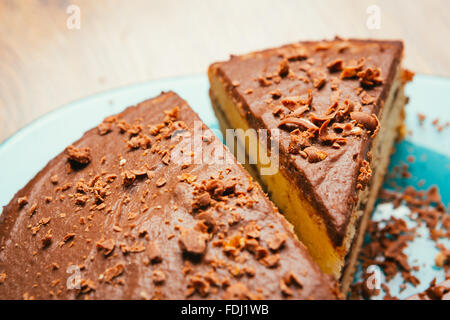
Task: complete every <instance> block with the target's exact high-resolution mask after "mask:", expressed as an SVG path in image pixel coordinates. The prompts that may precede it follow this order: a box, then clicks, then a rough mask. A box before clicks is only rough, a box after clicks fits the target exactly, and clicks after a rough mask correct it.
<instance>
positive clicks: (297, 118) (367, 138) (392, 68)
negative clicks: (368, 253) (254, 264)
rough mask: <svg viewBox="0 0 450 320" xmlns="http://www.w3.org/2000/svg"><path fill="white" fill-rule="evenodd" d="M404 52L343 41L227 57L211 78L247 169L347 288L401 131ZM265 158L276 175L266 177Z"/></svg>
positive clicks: (399, 47)
mask: <svg viewBox="0 0 450 320" xmlns="http://www.w3.org/2000/svg"><path fill="white" fill-rule="evenodd" d="M402 56H403V44H402V42H400V41H375V40H343V39H339V38H337V39H335V40H332V41H320V42H299V43H294V44H290V45H286V46H282V47H279V48H275V49H268V50H264V51H258V52H253V53H249V54H245V55H241V56H231V58H230V60H228V61H225V62H219V63H215V64H213V65H211V66H210V68H209V72H208V73H209V80H210V85H211V88H210V97H211V101H212V104H213V107H214V109H215V112H216V115H217V117H218V118H219V120H220V123H221V128H222V129H223V130H225V129H227V128H233V129H242V130H245V131H244V132H245V134H244V135H243V134H241V135H237V136H238V138H239V139H240V140H241V141H240V143H241V145H242V146H244V147H245V149H246V150H247V158H248V159H249V160H253V161H254V162H255V165H253V166H252V168H251V170H250V171H251V172H252V173H253V174H254V175H255V177H256V178H258V179H259V180H260V181H261V182H262V184H263V186H264V187H265V188H266V190H267V192H268V193H269V195H270V197H271V199H272V200H273V201H274V202H275V204H276V205H277V206H278V208H279V209H280V211H281V212H282V213H284V215H285V216H286V218H287V219H288V220H289V221H290V222H291V223H292V224H293V225H294V228H295V231H296V233H297V235H298V236H299V238H300V240H301V241H303V243H305V244H306V246H307V247H308V249H309V251H310V253H311V255H312V256H313V258H314V259H315V261H316V262H317V263H318V264H319V266H320V267H321V268H322V270H323V271H325V272H326V273H328V274H331V275H333V276H334V277H335V278H336V279H341V280H342V286H343V288H344V291H346V290H347V288H348V286H349V284H350V283H351V280H352V274H353V269H354V264H355V260H356V257H357V253H358V251H359V248H360V246H361V242H362V239H363V234H364V230H365V228H366V225H367V220H368V218H369V215H370V213H371V211H372V209H373V206H374V203H375V200H376V197H377V193H378V190H379V188H380V186H381V184H382V181H383V176H384V174H385V172H386V169H387V166H388V163H389V158H390V155H391V151H392V149H393V144H394V141H395V139H396V137H397V136H398V135H399V132H400V131H401V128H402V123H403V118H404V111H403V109H404V106H405V103H406V101H407V98H406V97H405V95H404V85H405V83H406V82H407V81H408V80H409V79H410V78H411V77H412V74H411V73H410V72H407V71H404V70H403V69H402V66H401V61H402ZM248 129H254V130H253V131H252V132H253V134H252V133H251V132H250V133H248V132H247V131H246V130H248ZM261 130H266V133H265V134H266V135H267V137H268V138H267V143H265V142H264V139H261V137H257V135H258V132H260V131H261ZM275 134H276V135H275ZM252 136H253V138H251V137H252ZM242 137H243V138H242ZM244 139H250V140H251V141H250V143H246V142H245V141H243V140H244ZM252 143H253V144H259V147H258V148H255V147H254V146H252V147H249V146H250V145H251V144H252ZM273 144H277V145H278V151H279V157H278V158H274V155H272V154H271V153H270V151H269V150H272V148H271V149H269V146H272V145H273ZM255 150H257V151H258V154H254V152H255ZM260 150H263V151H264V150H265V151H264V152H263V154H264V153H267V156H266V158H264V157H262V156H261V152H259V151H260ZM267 158H270V159H272V160H271V161H275V160H276V161H278V162H279V164H278V165H277V167H278V168H279V170H276V171H273V172H269V173H267V172H266V173H262V169H263V168H264V165H265V164H267V161H264V162H265V164H264V163H262V161H261V159H262V160H267Z"/></svg>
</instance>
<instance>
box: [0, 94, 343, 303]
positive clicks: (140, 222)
mask: <svg viewBox="0 0 450 320" xmlns="http://www.w3.org/2000/svg"><path fill="white" fill-rule="evenodd" d="M196 126H197V128H198V127H199V128H200V129H202V131H201V134H200V136H198V135H197V136H195V135H193V132H194V130H195V128H196ZM191 138H193V139H194V140H191ZM195 139H199V140H195ZM196 141H197V142H196ZM191 142H193V143H192V144H191ZM193 145H195V147H196V148H195V149H194V147H193ZM199 146H200V147H201V149H200V151H199V150H198V147H199ZM200 152H201V153H200ZM211 155H215V156H216V158H215V159H216V160H215V161H210V158H209V157H211ZM225 158H226V159H227V162H223V161H222V162H221V161H219V160H224V159H225ZM208 159H209V160H208ZM336 294H337V293H336V290H335V283H334V281H332V280H331V279H330V277H328V276H326V275H324V274H323V273H322V272H321V271H320V270H319V268H318V267H317V265H316V264H315V263H314V262H312V260H311V259H310V257H309V255H308V253H307V250H306V249H305V247H304V246H303V245H302V244H301V243H300V242H299V241H298V240H297V239H296V237H295V236H294V234H293V233H292V231H291V226H290V225H289V224H288V223H287V222H286V221H285V219H284V218H283V217H282V216H281V215H280V214H279V213H278V212H277V211H276V209H275V208H274V207H273V205H272V203H271V202H270V201H269V200H268V199H267V197H266V196H265V195H264V193H263V192H262V191H261V189H260V187H259V186H258V185H257V184H255V183H253V182H252V179H251V177H250V176H249V175H248V174H247V173H246V172H245V171H244V170H243V168H242V167H241V166H240V165H239V164H237V163H236V161H235V160H234V158H233V157H232V156H231V154H230V153H229V152H228V151H227V149H226V148H225V147H224V146H223V145H222V143H221V142H220V141H219V140H218V139H217V138H216V137H215V136H214V135H213V133H212V132H211V131H210V130H209V129H208V128H207V127H206V126H205V125H204V124H202V123H201V122H200V119H199V117H198V116H197V115H196V114H195V113H194V112H193V111H192V110H191V109H190V108H189V106H188V105H187V103H186V102H185V101H184V100H182V99H181V98H180V97H178V96H177V95H176V94H175V93H173V92H169V93H164V94H161V95H160V96H158V97H156V98H154V99H151V100H147V101H145V102H142V103H140V104H138V105H137V106H134V107H129V108H128V109H126V110H125V111H124V112H122V113H121V114H119V115H117V116H112V117H109V118H106V119H105V120H104V121H103V122H102V123H101V124H100V125H99V126H98V127H97V128H94V129H92V130H90V131H88V132H86V133H85V134H84V136H83V137H82V138H81V139H80V140H78V141H77V142H75V143H74V144H73V145H71V146H69V147H68V148H67V149H66V150H65V151H64V152H63V153H61V154H60V155H58V156H57V157H56V158H54V159H53V160H51V161H50V162H49V163H48V165H47V166H46V167H45V168H44V169H43V170H42V171H41V172H39V173H38V174H37V175H36V177H35V178H34V179H33V180H31V181H30V182H29V183H28V184H27V185H26V186H25V188H23V189H22V190H20V191H19V192H18V193H17V194H16V195H15V196H14V198H13V199H12V201H11V202H10V203H9V204H8V205H7V206H6V207H4V210H3V213H2V215H1V216H0V297H2V298H12V299H20V298H25V299H33V298H34V299H48V298H56V299H72V298H74V299H76V298H78V299H141V298H142V299H185V298H194V299H199V298H211V299H217V298H225V299H234V298H238V299H258V298H269V299H281V298H295V299H300V298H318V299H333V298H335V297H336Z"/></svg>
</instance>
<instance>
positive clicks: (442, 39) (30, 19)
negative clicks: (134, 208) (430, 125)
mask: <svg viewBox="0 0 450 320" xmlns="http://www.w3.org/2000/svg"><path fill="white" fill-rule="evenodd" d="M373 3H375V4H377V5H378V8H379V9H380V11H379V12H380V15H379V16H380V20H379V21H380V28H379V29H373V28H368V25H367V21H368V19H369V18H371V19H372V18H374V17H376V16H375V15H374V12H373V11H371V14H368V13H367V10H368V8H369V6H370V5H371V4H373ZM71 4H75V5H77V6H78V8H79V9H80V28H79V29H77V28H74V29H73V28H72V29H69V28H68V27H67V23H68V21H67V20H68V18H70V19H71V20H70V21H69V25H70V26H71V27H73V26H76V24H74V23H73V22H74V20H73V18H76V16H75V15H74V13H76V12H75V11H70V14H68V13H67V10H68V7H69V6H70V5H71ZM71 8H74V7H70V8H69V9H71ZM76 8H77V7H75V9H76ZM377 12H378V11H377ZM375 14H376V12H375ZM449 18H450V1H448V0H427V1H425V0H423V1H422V0H389V1H387V0H386V1H382V0H378V1H377V0H348V1H338V0H329V1H326V0H320V1H299V0H297V1H266V0H257V1H244V0H227V1H211V0H210V1H207V0H198V1H193V0H190V1H180V0H161V1H159V0H154V1H152V0H74V1H65V0H60V1H56V0H53V1H52V0H40V1H38V0H0V141H2V140H4V139H5V138H6V137H8V136H9V135H11V134H12V133H14V132H15V131H16V130H17V129H19V128H21V127H23V126H24V125H26V124H27V123H29V122H30V121H31V120H33V119H35V118H37V117H39V116H40V115H42V114H44V113H46V112H48V111H50V110H52V109H55V108H57V107H59V106H61V105H64V104H66V103H68V102H71V101H73V100H76V99H79V98H82V97H85V96H87V95H90V94H93V93H95V92H99V91H104V90H107V89H111V88H117V87H120V86H124V85H127V84H131V83H136V82H140V81H146V80H150V79H158V78H164V77H172V76H178V75H187V74H199V73H205V72H206V70H207V67H208V65H209V64H210V63H211V62H213V61H217V60H221V59H226V58H227V57H228V55H229V54H230V53H244V52H247V51H250V50H256V49H261V48H266V47H271V46H277V45H280V44H283V43H288V42H291V41H297V40H301V39H321V38H332V37H334V36H335V35H336V34H337V35H340V36H342V37H364V38H365V37H373V38H400V39H403V40H404V41H405V44H406V66H407V67H408V68H410V69H413V70H415V71H417V72H420V73H429V74H438V75H445V76H450V59H449V58H448V54H449V52H450V42H449V41H448V40H449V39H450V23H449V22H448V21H449ZM370 21H374V20H370ZM371 25H372V26H374V25H375V26H376V23H375V24H371ZM168 89H169V88H168Z"/></svg>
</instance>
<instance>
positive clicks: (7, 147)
mask: <svg viewBox="0 0 450 320" xmlns="http://www.w3.org/2000/svg"><path fill="white" fill-rule="evenodd" d="M208 89H209V85H208V79H207V77H206V76H204V75H198V76H189V77H181V78H174V79H163V80H158V81H151V82H146V83H141V84H137V85H132V86H129V87H125V88H121V89H117V90H112V91H108V92H105V93H100V94H96V95H94V96H91V97H87V98H84V99H81V100H78V101H76V102H73V103H70V104H68V105H66V106H64V107H62V108H59V109H57V110H55V111H53V112H51V113H48V114H46V115H44V116H43V117H41V118H39V119H38V120H36V121H34V122H32V123H31V124H29V125H28V126H26V127H25V128H23V129H21V130H19V131H18V132H17V133H16V134H14V135H13V136H12V137H10V138H9V139H7V140H5V141H4V142H3V143H2V144H1V145H0V207H1V206H4V205H6V204H7V203H8V202H9V201H10V200H11V198H12V197H13V196H14V194H15V193H16V192H17V191H18V190H19V189H21V188H22V187H24V186H25V184H26V183H27V182H28V181H29V180H30V179H31V178H32V177H33V176H34V175H35V174H36V173H37V172H38V171H39V170H40V169H42V168H43V167H44V166H45V165H46V164H47V162H48V161H49V160H51V159H52V158H53V157H54V156H56V155H57V154H58V153H60V152H61V151H62V150H64V148H65V147H66V146H67V145H69V144H71V143H72V142H73V141H75V140H77V139H78V138H80V137H81V136H82V134H83V133H84V132H85V131H86V130H88V129H90V128H92V127H94V126H96V125H97V124H98V123H99V122H101V121H102V120H103V119H104V118H105V117H107V116H109V115H112V114H115V113H119V112H120V111H122V110H123V109H125V108H126V107H127V106H130V105H133V104H136V103H138V102H140V101H142V100H145V99H148V98H151V97H154V96H156V95H158V94H159V93H160V92H161V91H164V90H173V91H175V92H177V93H178V94H179V95H180V96H181V97H183V98H184V99H186V100H187V101H188V103H189V104H190V105H191V106H192V108H193V109H194V110H195V111H196V112H197V113H198V114H199V116H200V117H201V118H202V120H203V121H204V122H205V123H206V124H207V125H208V126H209V127H210V128H211V129H213V130H214V131H215V132H216V133H217V134H218V135H219V136H221V135H220V132H219V129H218V128H219V126H218V122H217V119H216V117H215V116H214V113H213V111H212V109H211V106H210V102H209V97H208ZM407 94H408V96H409V97H410V98H411V100H410V103H409V105H408V107H407V117H406V123H407V126H408V129H410V130H411V131H412V133H411V134H410V135H408V136H407V138H406V139H405V140H404V141H402V142H401V143H400V144H398V145H397V146H396V153H395V154H394V155H393V156H392V160H391V168H392V167H393V166H394V165H398V164H401V163H407V160H406V159H407V157H408V156H409V155H413V156H414V157H415V159H416V161H415V162H414V163H409V172H411V173H412V177H411V178H410V179H401V180H398V181H396V182H397V184H398V185H401V186H406V185H410V184H413V185H416V186H417V182H418V181H420V180H425V185H424V186H423V187H422V188H424V189H426V188H428V187H429V186H431V185H437V186H438V187H439V189H440V191H441V195H442V199H443V201H444V203H445V204H448V203H449V202H450V183H449V181H450V139H449V137H450V128H446V129H444V130H443V131H442V132H438V131H437V130H436V129H435V128H434V127H433V126H432V124H431V119H435V118H438V119H440V122H441V123H445V122H446V121H450V112H449V110H450V79H447V78H440V77H432V76H425V75H418V76H416V77H415V79H414V81H413V82H412V83H411V84H409V85H408V88H407ZM417 113H423V114H425V115H426V116H427V120H426V121H425V122H424V124H423V125H422V126H420V125H419V122H418V119H417ZM408 212H409V211H408V209H407V208H406V207H403V206H401V207H400V208H398V209H396V210H394V209H393V208H392V206H391V205H390V204H381V205H378V206H377V208H376V210H375V213H374V219H378V220H380V219H382V218H386V217H389V216H390V215H392V214H394V215H396V216H402V217H405V216H406V215H407V213H408ZM410 223H413V222H412V221H410ZM420 232H421V233H423V234H424V237H422V238H418V239H417V240H415V241H414V242H413V243H412V244H411V245H410V246H409V247H408V248H407V250H406V252H407V253H408V254H410V262H411V264H412V265H420V266H421V268H420V271H418V272H414V274H415V275H416V276H417V277H418V278H419V279H420V281H421V284H420V285H419V286H417V287H412V286H408V287H407V288H406V290H404V291H403V292H401V293H400V292H399V286H400V284H401V283H402V280H401V279H400V277H396V278H394V279H393V280H391V281H390V282H389V283H388V285H389V287H390V288H391V293H392V294H393V295H397V296H399V297H400V298H404V297H407V296H410V295H411V294H414V293H417V292H419V291H422V290H424V289H426V288H427V287H428V284H429V282H430V281H431V280H432V279H433V278H434V277H437V278H438V281H439V280H442V279H443V278H444V271H443V270H442V269H440V268H437V267H436V266H435V265H434V257H435V255H436V254H437V252H438V251H437V249H436V248H435V246H434V242H432V241H430V240H427V232H428V231H427V230H422V229H421V230H420ZM442 242H443V243H445V241H442ZM447 245H449V243H448V241H447ZM413 261H414V262H413ZM359 276H360V272H357V274H356V278H355V281H357V280H358V277H359ZM382 296H383V295H380V296H379V297H378V298H381V297H382Z"/></svg>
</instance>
